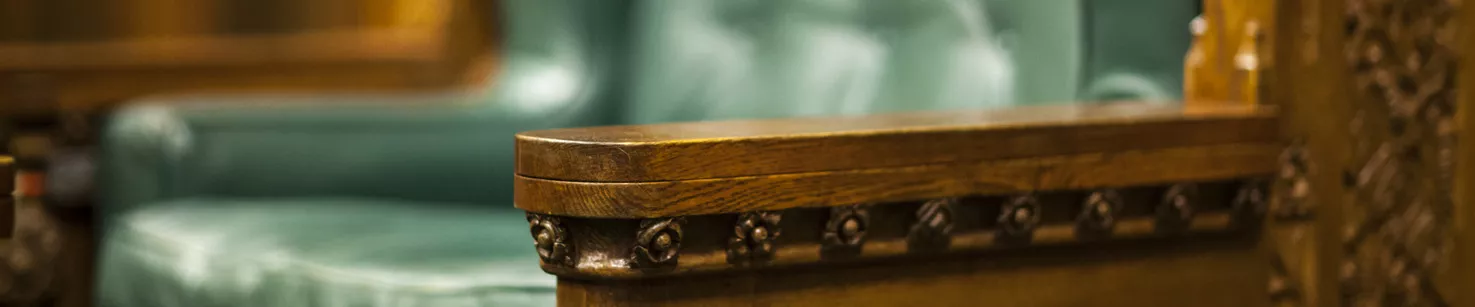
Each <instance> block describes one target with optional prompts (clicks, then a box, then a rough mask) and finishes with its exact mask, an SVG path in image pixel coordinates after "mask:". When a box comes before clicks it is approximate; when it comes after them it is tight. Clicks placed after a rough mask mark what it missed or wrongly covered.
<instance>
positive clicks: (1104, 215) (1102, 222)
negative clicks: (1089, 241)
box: [1076, 189, 1123, 238]
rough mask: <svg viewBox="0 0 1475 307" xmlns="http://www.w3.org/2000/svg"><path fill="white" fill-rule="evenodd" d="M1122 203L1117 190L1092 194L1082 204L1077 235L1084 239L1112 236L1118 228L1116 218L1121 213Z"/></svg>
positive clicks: (1077, 219)
mask: <svg viewBox="0 0 1475 307" xmlns="http://www.w3.org/2000/svg"><path fill="white" fill-rule="evenodd" d="M1122 203H1123V202H1122V196H1121V195H1120V194H1117V191H1116V190H1112V189H1104V190H1099V191H1095V192H1091V195H1090V196H1087V197H1086V201H1085V202H1082V203H1081V213H1080V214H1079V215H1076V235H1077V236H1080V237H1083V238H1099V237H1105V236H1108V235H1110V234H1111V231H1112V229H1113V228H1115V227H1116V220H1117V217H1116V216H1117V212H1118V211H1121V208H1122Z"/></svg>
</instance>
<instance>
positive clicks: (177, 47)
mask: <svg viewBox="0 0 1475 307" xmlns="http://www.w3.org/2000/svg"><path fill="white" fill-rule="evenodd" d="M89 4H90V3H89ZM108 5H109V6H110V7H116V8H118V10H114V11H111V12H110V13H86V14H101V15H98V16H92V15H85V14H84V13H78V14H77V15H65V14H61V15H57V16H70V17H72V18H64V19H48V18H40V17H36V16H43V17H44V16H49V15H48V14H51V15H56V14H59V13H56V11H58V10H62V9H59V7H60V8H76V7H81V6H83V4H80V2H77V0H58V1H36V0H0V8H4V9H3V10H0V11H4V12H7V13H0V15H5V16H6V17H20V18H17V19H13V20H12V19H7V20H4V21H0V26H3V27H4V28H3V29H0V105H3V106H4V107H0V117H5V116H9V115H23V116H49V115H47V114H54V113H58V112H73V111H79V112H92V111H94V110H98V109H102V108H107V107H109V106H112V105H114V104H116V103H118V102H120V101H125V100H127V99H130V98H134V97H138V96H143V95H153V94H165V93H190V92H221V91H232V92H239V91H342V90H415V89H430V88H445V87H455V86H459V85H463V84H466V83H468V82H467V81H469V78H470V79H477V78H484V77H487V76H488V74H487V72H489V71H491V67H492V66H490V65H494V64H495V54H494V51H493V50H495V48H494V47H493V46H492V44H493V43H494V42H495V40H494V39H493V37H492V36H493V35H494V34H495V31H494V30H493V29H488V28H487V27H486V25H489V24H494V22H487V20H486V19H487V18H493V17H494V16H495V14H494V11H493V9H494V7H493V6H494V5H492V4H490V3H486V1H473V0H420V1H410V0H370V1H346V0H326V1H255V0H252V1H245V0H213V1H183V0H124V1H118V2H111V3H109V4H108ZM63 11H65V10H63ZM15 12H24V13H15ZM11 15H14V16H11ZM78 19H89V20H85V21H79V20H78ZM92 19H95V20H92ZM69 29H94V30H95V32H89V33H80V34H79V33H74V32H72V31H73V30H69ZM76 31H82V30H76Z"/></svg>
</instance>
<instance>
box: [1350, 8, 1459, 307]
mask: <svg viewBox="0 0 1475 307" xmlns="http://www.w3.org/2000/svg"><path fill="white" fill-rule="evenodd" d="M1456 2H1457V1H1454V0H1348V1H1347V7H1346V14H1347V16H1346V21H1345V24H1346V28H1345V30H1346V31H1347V32H1346V33H1345V35H1346V43H1345V45H1344V46H1343V50H1344V51H1345V54H1346V58H1345V60H1346V64H1347V65H1348V66H1349V67H1350V68H1351V72H1352V78H1351V81H1352V88H1353V89H1354V92H1353V93H1354V94H1353V97H1352V99H1351V100H1349V101H1346V103H1347V106H1346V107H1348V108H1351V110H1352V112H1353V113H1352V117H1351V118H1350V120H1348V122H1347V133H1346V135H1347V136H1348V137H1350V138H1351V142H1350V144H1349V145H1351V148H1349V150H1350V152H1351V157H1350V158H1351V159H1350V161H1348V164H1347V165H1345V167H1344V168H1343V169H1341V171H1342V174H1341V176H1342V177H1343V179H1342V180H1343V182H1342V185H1343V188H1344V192H1343V193H1344V195H1345V198H1343V199H1344V200H1345V202H1344V203H1343V204H1341V205H1342V206H1344V209H1343V223H1344V225H1343V227H1345V230H1344V235H1343V238H1342V244H1343V245H1344V246H1343V248H1344V250H1343V253H1342V254H1341V255H1340V256H1341V258H1342V260H1341V261H1342V263H1341V264H1340V266H1341V270H1340V272H1339V274H1340V277H1341V280H1340V281H1339V283H1340V288H1341V292H1342V296H1343V302H1342V304H1343V305H1348V306H1369V305H1378V306H1443V305H1448V302H1447V300H1446V297H1445V293H1441V292H1440V291H1439V290H1437V289H1436V287H1435V285H1434V282H1435V279H1434V275H1436V274H1438V273H1439V272H1443V271H1445V270H1446V269H1447V268H1446V265H1447V264H1448V258H1449V255H1450V248H1451V242H1450V240H1451V239H1452V238H1451V236H1450V232H1451V225H1452V224H1451V217H1452V213H1453V209H1454V207H1453V206H1454V204H1453V200H1452V196H1453V193H1452V191H1453V190H1452V183H1453V182H1454V180H1453V176H1454V173H1453V170H1454V169H1455V168H1454V161H1455V159H1456V156H1455V152H1456V142H1457V138H1456V137H1457V136H1456V134H1457V133H1456V132H1457V129H1456V126H1455V124H1454V114H1455V107H1456V104H1455V103H1454V101H1455V100H1456V88H1455V87H1454V80H1455V75H1456V70H1455V68H1456V65H1457V64H1458V54H1457V52H1455V50H1456V48H1457V46H1456V45H1455V44H1456V42H1455V37H1454V31H1455V28H1456V27H1455V25H1456V24H1455V18H1454V15H1455V11H1456V10H1455V6H1456V5H1457V4H1456Z"/></svg>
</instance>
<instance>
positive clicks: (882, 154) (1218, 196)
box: [515, 103, 1281, 303]
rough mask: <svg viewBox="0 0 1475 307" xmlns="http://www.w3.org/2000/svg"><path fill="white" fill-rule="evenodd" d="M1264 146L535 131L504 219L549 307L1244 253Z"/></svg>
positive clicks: (1146, 131)
mask: <svg viewBox="0 0 1475 307" xmlns="http://www.w3.org/2000/svg"><path fill="white" fill-rule="evenodd" d="M1277 133H1278V127H1277V124H1276V116H1275V114H1274V111H1273V110H1270V109H1266V108H1263V107H1261V108H1255V107H1238V106H1224V107H1206V108H1195V109H1183V108H1180V107H1177V106H1156V105H1147V104H1134V103H1124V104H1105V105H1090V106H1051V107H1031V108H1016V109H1005V110H993V111H970V112H945V113H913V114H895V115H880V116H869V117H851V118H822V119H786V120H757V121H729V122H707V123H683V124H666V125H646V126H622V127H599V128H579V129H561V130H548V131H536V132H527V133H523V134H520V135H518V137H517V149H518V162H517V163H518V165H517V178H516V183H515V185H516V203H517V207H518V208H521V209H524V210H526V211H528V212H529V215H528V216H529V221H530V233H531V234H532V236H533V238H534V245H535V247H536V248H537V250H538V252H539V254H540V255H541V256H542V260H543V261H542V267H543V269H544V270H545V271H547V272H549V273H552V274H556V275H559V276H560V278H561V282H560V292H561V293H560V295H561V299H563V298H562V296H563V292H566V291H565V286H566V285H567V286H569V287H572V286H573V285H574V283H573V282H572V280H588V281H596V282H597V281H599V280H621V279H630V278H642V279H643V278H655V277H671V276H683V275H687V274H693V273H718V272H743V271H749V270H752V269H757V268H781V267H793V266H802V265H814V264H839V263H878V262H876V261H880V262H881V263H884V262H887V261H888V260H898V259H915V257H917V256H922V257H924V258H925V257H926V255H948V254H958V255H966V254H976V253H978V252H985V251H990V250H1016V249H1034V247H1045V246H1070V245H1099V244H1111V242H1141V241H1143V240H1144V239H1145V240H1149V241H1151V240H1157V239H1171V238H1180V237H1193V238H1216V237H1217V238H1225V237H1227V238H1239V239H1244V238H1253V237H1254V235H1247V233H1253V232H1254V230H1256V229H1258V228H1259V227H1258V225H1259V220H1260V217H1261V216H1262V215H1263V214H1264V212H1265V208H1266V206H1267V202H1268V200H1267V199H1268V197H1267V194H1268V191H1267V189H1268V187H1267V186H1266V182H1267V180H1266V179H1268V178H1269V177H1270V175H1271V174H1272V173H1273V172H1274V171H1275V169H1276V167H1275V165H1276V163H1275V161H1276V157H1277V155H1278V154H1279V153H1280V151H1281V150H1280V146H1279V145H1278V143H1277V141H1276V140H1277V137H1278V134H1277ZM1195 240H1196V239H1195ZM1251 240H1252V239H1251ZM565 280H567V281H569V282H565ZM586 286H587V285H586ZM586 288H587V287H586ZM606 290H607V289H606ZM568 291H573V290H568ZM605 292H609V291H605ZM585 302H587V301H585ZM601 302H604V303H612V302H615V301H601Z"/></svg>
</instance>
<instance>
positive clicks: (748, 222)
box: [727, 211, 783, 264]
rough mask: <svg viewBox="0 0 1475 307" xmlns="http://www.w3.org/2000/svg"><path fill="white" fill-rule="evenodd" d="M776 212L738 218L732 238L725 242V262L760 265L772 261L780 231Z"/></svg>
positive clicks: (758, 213) (779, 216)
mask: <svg viewBox="0 0 1475 307" xmlns="http://www.w3.org/2000/svg"><path fill="white" fill-rule="evenodd" d="M782 219H783V215H782V214H780V213H778V212H771V211H765V212H749V213H743V214H742V215H739V216H738V222H737V225H735V226H733V236H732V237H731V238H729V239H728V241H727V262H728V263H731V264H750V263H762V262H765V261H768V260H771V259H773V249H774V241H776V240H778V236H779V234H780V233H781V232H782V229H780V228H779V221H780V220H782Z"/></svg>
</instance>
